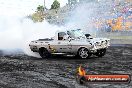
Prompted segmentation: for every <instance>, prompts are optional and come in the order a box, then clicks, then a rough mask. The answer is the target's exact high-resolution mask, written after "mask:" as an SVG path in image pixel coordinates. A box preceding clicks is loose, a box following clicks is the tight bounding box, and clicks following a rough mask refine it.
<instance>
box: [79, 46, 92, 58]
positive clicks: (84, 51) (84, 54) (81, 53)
mask: <svg viewBox="0 0 132 88" xmlns="http://www.w3.org/2000/svg"><path fill="white" fill-rule="evenodd" d="M91 55H92V54H91V53H89V51H88V49H87V48H81V49H79V51H78V56H79V57H80V58H83V59H86V58H89V57H90V56H91Z"/></svg>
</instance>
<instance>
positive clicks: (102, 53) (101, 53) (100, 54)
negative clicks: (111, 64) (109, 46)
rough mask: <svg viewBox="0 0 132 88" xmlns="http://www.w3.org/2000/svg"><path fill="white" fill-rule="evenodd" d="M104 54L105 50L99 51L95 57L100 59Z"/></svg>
mask: <svg viewBox="0 0 132 88" xmlns="http://www.w3.org/2000/svg"><path fill="white" fill-rule="evenodd" d="M105 53H106V49H100V50H97V53H96V54H95V55H96V56H98V57H102V56H104V55H105Z"/></svg>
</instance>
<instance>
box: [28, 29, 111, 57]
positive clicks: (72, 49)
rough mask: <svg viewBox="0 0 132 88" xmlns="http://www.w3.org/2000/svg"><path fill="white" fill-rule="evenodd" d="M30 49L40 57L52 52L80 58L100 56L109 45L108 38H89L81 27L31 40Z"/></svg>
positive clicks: (49, 54)
mask: <svg viewBox="0 0 132 88" xmlns="http://www.w3.org/2000/svg"><path fill="white" fill-rule="evenodd" d="M29 46H30V49H31V51H33V52H38V53H39V54H40V56H41V57H42V58H48V57H50V56H51V55H52V54H66V55H75V56H79V57H80V58H89V57H90V56H91V55H92V54H94V55H96V56H98V57H102V56H104V55H105V53H106V49H107V48H108V46H110V39H107V38H91V37H90V34H84V33H83V32H82V30H81V29H76V30H61V31H57V32H56V34H55V36H54V37H53V38H50V39H49V38H46V39H39V40H36V41H31V43H30V44H29Z"/></svg>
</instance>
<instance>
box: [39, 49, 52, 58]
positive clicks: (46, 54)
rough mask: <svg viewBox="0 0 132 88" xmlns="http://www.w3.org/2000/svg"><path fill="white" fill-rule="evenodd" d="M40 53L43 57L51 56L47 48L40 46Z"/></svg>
mask: <svg viewBox="0 0 132 88" xmlns="http://www.w3.org/2000/svg"><path fill="white" fill-rule="evenodd" d="M39 54H40V56H41V57H42V58H49V57H50V56H51V55H50V53H49V52H48V50H47V49H46V48H40V49H39Z"/></svg>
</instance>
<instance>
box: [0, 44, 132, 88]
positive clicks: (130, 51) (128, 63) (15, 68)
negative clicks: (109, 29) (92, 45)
mask: <svg viewBox="0 0 132 88" xmlns="http://www.w3.org/2000/svg"><path fill="white" fill-rule="evenodd" d="M79 65H83V66H84V67H85V69H86V71H87V73H88V74H130V75H132V45H123V46H122V45H114V46H111V47H110V48H109V49H108V50H107V53H106V55H105V56H104V57H102V58H98V57H96V56H92V57H91V58H90V59H78V58H74V57H66V56H54V57H52V58H49V59H41V58H35V57H30V56H27V55H24V54H23V53H18V54H12V55H4V54H2V52H1V54H0V88H132V82H130V83H129V84H124V83H118V84H112V83H111V84H106V83H105V84H104V83H99V84H97V83H95V84H91V83H87V84H85V85H80V84H78V83H77V82H76V70H77V68H78V67H79Z"/></svg>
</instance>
